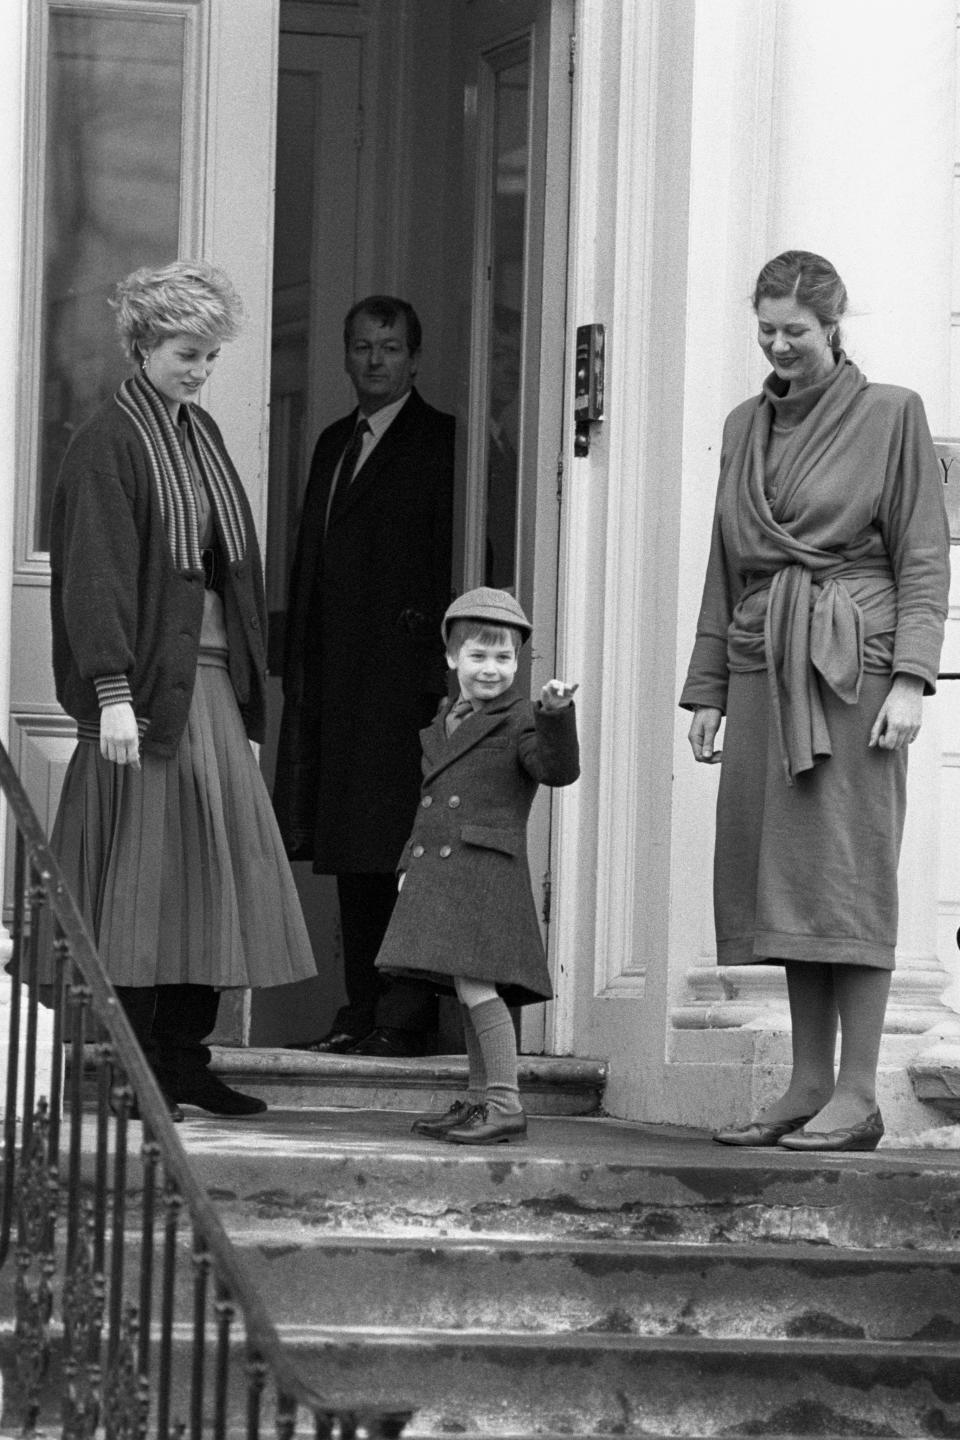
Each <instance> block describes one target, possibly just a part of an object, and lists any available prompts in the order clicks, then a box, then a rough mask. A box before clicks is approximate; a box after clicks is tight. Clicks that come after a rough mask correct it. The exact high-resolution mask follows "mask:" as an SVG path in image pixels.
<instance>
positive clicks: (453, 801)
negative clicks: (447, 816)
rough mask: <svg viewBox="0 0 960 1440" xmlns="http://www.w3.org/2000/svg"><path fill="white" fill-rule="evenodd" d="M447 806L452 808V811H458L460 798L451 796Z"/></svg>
mask: <svg viewBox="0 0 960 1440" xmlns="http://www.w3.org/2000/svg"><path fill="white" fill-rule="evenodd" d="M447 804H448V805H449V806H450V809H451V810H456V809H457V808H458V806H459V804H460V796H459V795H451V796H450V799H449V800H448V801H447Z"/></svg>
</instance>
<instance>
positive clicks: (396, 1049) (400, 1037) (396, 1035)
mask: <svg viewBox="0 0 960 1440" xmlns="http://www.w3.org/2000/svg"><path fill="white" fill-rule="evenodd" d="M426 1053H427V1037H426V1036H425V1035H418V1034H417V1033H416V1032H415V1031H414V1030H397V1029H395V1028H394V1027H393V1026H392V1025H378V1026H377V1028H376V1030H371V1031H370V1034H369V1035H365V1036H364V1038H363V1039H362V1040H360V1041H358V1043H357V1044H356V1045H354V1047H353V1049H352V1050H351V1051H350V1054H351V1055H379V1056H380V1057H381V1059H384V1060H399V1059H403V1058H404V1057H407V1056H412V1055H426Z"/></svg>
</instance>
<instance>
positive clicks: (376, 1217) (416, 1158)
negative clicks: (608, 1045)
mask: <svg viewBox="0 0 960 1440" xmlns="http://www.w3.org/2000/svg"><path fill="white" fill-rule="evenodd" d="M187 1113H188V1117H189V1118H188V1119H187V1120H186V1121H185V1123H184V1125H183V1126H182V1127H180V1133H181V1135H182V1138H183V1140H184V1143H185V1144H186V1146H187V1149H188V1150H189V1152H190V1154H191V1155H192V1157H193V1158H194V1161H195V1163H196V1165H197V1167H198V1173H199V1174H200V1176H201V1177H202V1178H203V1180H204V1183H205V1184H206V1185H207V1188H208V1189H209V1190H210V1192H211V1194H213V1195H214V1196H215V1198H216V1199H217V1201H218V1203H219V1205H220V1208H221V1213H222V1214H223V1216H224V1219H225V1221H226V1223H228V1224H231V1225H233V1224H236V1223H242V1224H249V1223H251V1222H252V1221H254V1220H255V1221H256V1222H257V1223H258V1224H259V1225H260V1226H261V1227H262V1230H263V1236H264V1243H273V1241H275V1242H276V1243H278V1244H283V1243H286V1241H287V1240H289V1239H291V1238H294V1239H295V1238H296V1237H297V1236H298V1235H299V1234H300V1233H301V1231H302V1230H303V1229H304V1228H306V1229H308V1230H310V1231H312V1232H313V1233H314V1234H320V1233H323V1234H330V1235H342V1236H350V1237H356V1236H364V1235H366V1236H370V1237H371V1238H376V1237H379V1238H381V1239H391V1240H395V1239H400V1238H410V1237H420V1238H423V1237H430V1238H433V1239H437V1240H443V1239H455V1238H459V1239H463V1240H481V1239H485V1238H511V1237H512V1238H515V1239H520V1238H523V1239H526V1240H533V1241H547V1240H579V1239H589V1240H607V1241H633V1242H638V1241H642V1242H657V1243H664V1244H669V1243H673V1244H680V1243H683V1244H695V1245H710V1244H722V1245H730V1246H733V1245H746V1244H753V1243H764V1244H778V1245H779V1244H784V1243H791V1244H805V1245H809V1246H823V1247H829V1248H830V1249H831V1250H832V1251H833V1252H834V1253H836V1252H837V1251H843V1250H846V1249H851V1248H852V1249H866V1250H898V1249H903V1250H915V1251H921V1252H923V1251H931V1252H936V1253H938V1254H941V1255H944V1256H945V1255H947V1254H949V1255H950V1257H951V1259H952V1258H953V1257H954V1255H955V1254H957V1253H958V1252H960V1206H958V1199H957V1197H958V1190H960V1153H958V1152H955V1151H906V1150H889V1151H885V1150H882V1149H881V1150H878V1151H876V1152H875V1153H873V1154H841V1155H829V1154H826V1155H818V1154H815V1153H810V1154H799V1153H798V1154H792V1153H790V1152H788V1151H777V1150H750V1151H747V1150H740V1149H738V1148H736V1147H726V1146H720V1145H713V1144H711V1143H710V1141H709V1139H708V1137H706V1136H703V1135H697V1134H692V1135H691V1133H690V1132H688V1131H669V1130H661V1129H651V1128H648V1127H644V1126H640V1125H632V1124H629V1123H627V1122H621V1121H614V1120H607V1119H602V1118H596V1119H594V1118H587V1117H570V1116H567V1117H540V1118H535V1119H533V1120H532V1121H531V1124H530V1131H529V1135H528V1137H527V1139H526V1141H524V1142H522V1143H517V1144H509V1145H499V1146H495V1147H491V1148H489V1149H483V1148H474V1147H467V1146H464V1147H460V1146H452V1145H446V1144H443V1143H441V1142H438V1141H432V1140H427V1139H425V1138H422V1137H420V1136H417V1135H414V1134H412V1133H411V1132H410V1129H409V1116H404V1115H402V1114H398V1113H396V1112H386V1111H381V1112H375V1111H369V1110H362V1111H361V1110H353V1111H351V1110H335V1109H324V1110H287V1111H281V1110H276V1111H268V1112H266V1114H264V1115H261V1116H256V1117H254V1118H253V1120H247V1121H242V1122H224V1121H216V1120H214V1119H212V1118H210V1117H203V1118H200V1117H199V1112H197V1111H188V1112H187ZM271 1235H272V1236H273V1241H271V1240H270V1236H271Z"/></svg>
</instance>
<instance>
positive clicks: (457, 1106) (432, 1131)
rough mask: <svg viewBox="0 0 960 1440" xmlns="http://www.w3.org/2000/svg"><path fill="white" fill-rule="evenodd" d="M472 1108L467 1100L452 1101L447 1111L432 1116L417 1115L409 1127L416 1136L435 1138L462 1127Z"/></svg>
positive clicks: (435, 1112)
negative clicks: (456, 1127)
mask: <svg viewBox="0 0 960 1440" xmlns="http://www.w3.org/2000/svg"><path fill="white" fill-rule="evenodd" d="M472 1110H473V1106H472V1105H471V1103H470V1101H469V1100H454V1102H453V1104H452V1105H451V1106H450V1109H449V1110H443V1111H439V1110H437V1111H434V1113H433V1114H432V1115H418V1116H417V1118H416V1120H414V1122H413V1124H412V1125H411V1126H410V1129H411V1130H413V1131H415V1133H416V1134H417V1135H430V1136H433V1137H436V1136H438V1135H445V1134H446V1132H447V1131H448V1130H453V1129H454V1128H455V1126H457V1125H462V1124H463V1123H464V1121H465V1120H467V1119H468V1118H469V1116H470V1113H471V1111H472Z"/></svg>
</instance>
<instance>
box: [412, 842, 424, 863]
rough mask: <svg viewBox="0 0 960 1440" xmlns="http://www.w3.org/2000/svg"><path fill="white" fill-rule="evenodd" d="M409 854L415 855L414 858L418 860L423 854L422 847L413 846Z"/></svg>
mask: <svg viewBox="0 0 960 1440" xmlns="http://www.w3.org/2000/svg"><path fill="white" fill-rule="evenodd" d="M410 854H411V855H415V856H416V858H417V859H418V860H419V859H420V856H421V855H422V854H423V846H422V845H414V847H413V849H412V850H411V851H410Z"/></svg>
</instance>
